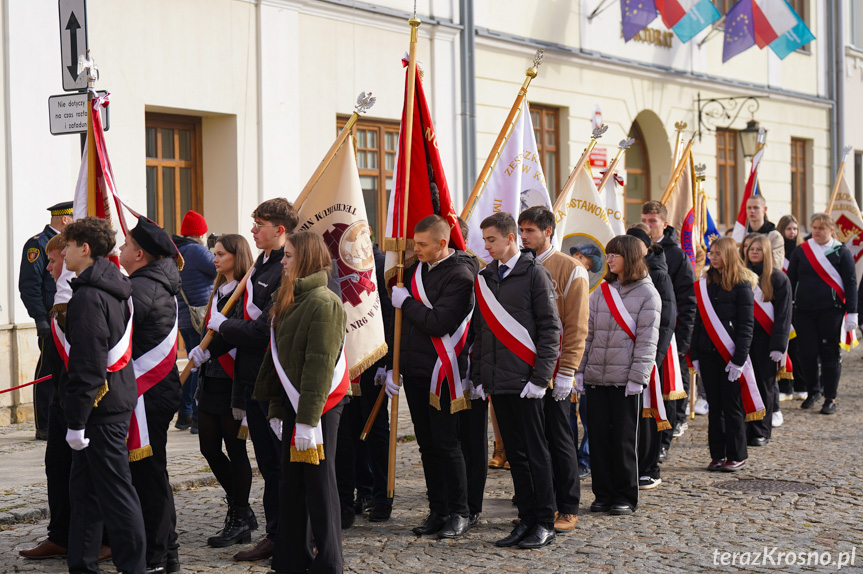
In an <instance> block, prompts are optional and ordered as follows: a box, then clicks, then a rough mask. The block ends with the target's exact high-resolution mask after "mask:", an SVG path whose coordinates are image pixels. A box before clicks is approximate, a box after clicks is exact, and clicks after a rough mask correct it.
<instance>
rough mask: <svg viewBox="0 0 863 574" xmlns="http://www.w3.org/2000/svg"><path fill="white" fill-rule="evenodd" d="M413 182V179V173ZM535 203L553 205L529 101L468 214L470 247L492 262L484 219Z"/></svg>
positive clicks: (521, 110) (519, 209)
mask: <svg viewBox="0 0 863 574" xmlns="http://www.w3.org/2000/svg"><path fill="white" fill-rule="evenodd" d="M412 173H413V172H412ZM411 183H413V176H412V177H411ZM411 194H413V190H411ZM535 205H542V206H543V207H546V208H548V209H551V201H550V200H549V197H548V188H547V187H546V183H545V175H544V174H543V172H542V166H541V165H540V163H539V152H537V148H536V139H534V132H533V123H532V122H531V118H530V109H529V108H528V104H527V101H525V102H524V103H523V104H522V106H521V109H520V110H519V118H518V119H517V120H516V122H515V125H514V126H513V128H512V131H511V132H510V133H509V137H508V138H507V140H506V144H505V145H504V147H503V149H502V150H501V152H500V156H498V159H497V162H496V163H495V164H494V166H493V167H492V171H491V173H490V174H489V176H488V183H487V184H486V186H485V189H483V191H482V194H481V195H480V196H479V197H477V199H476V204H475V205H474V208H473V211H471V213H470V216H469V217H468V220H467V224H468V227H469V229H470V233H468V240H467V246H468V248H470V250H471V251H473V252H474V253H475V254H476V255H477V256H479V257H481V258H482V259H484V260H485V261H486V262H487V263H490V262H491V256H490V255H489V254H488V252H487V251H486V250H485V242H484V241H483V240H482V230H481V229H480V227H479V225H480V223H482V220H483V219H485V218H486V217H488V216H489V215H491V214H493V213H498V212H501V211H505V212H507V213H510V214H512V216H513V217H514V218H515V219H516V220H517V219H518V216H519V214H520V213H521V212H522V211H524V210H525V209H527V208H528V207H533V206H535Z"/></svg>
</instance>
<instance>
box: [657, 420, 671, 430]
mask: <svg viewBox="0 0 863 574" xmlns="http://www.w3.org/2000/svg"><path fill="white" fill-rule="evenodd" d="M670 428H671V423H670V422H668V421H656V430H660V431H663V430H669V429H670Z"/></svg>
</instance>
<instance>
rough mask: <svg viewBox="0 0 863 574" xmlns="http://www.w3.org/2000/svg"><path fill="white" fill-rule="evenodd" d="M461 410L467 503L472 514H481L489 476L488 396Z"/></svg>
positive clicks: (461, 435) (460, 434)
mask: <svg viewBox="0 0 863 574" xmlns="http://www.w3.org/2000/svg"><path fill="white" fill-rule="evenodd" d="M458 414H459V418H460V419H461V420H459V436H460V437H461V452H462V454H463V455H464V464H465V467H466V469H467V507H468V509H469V510H470V513H471V514H479V513H480V512H482V500H483V497H484V496H485V481H486V479H487V478H488V400H486V399H474V400H472V401H471V402H470V408H469V409H467V410H464V411H461V412H460V413H458Z"/></svg>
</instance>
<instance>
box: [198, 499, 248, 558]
mask: <svg viewBox="0 0 863 574" xmlns="http://www.w3.org/2000/svg"><path fill="white" fill-rule="evenodd" d="M229 513H230V514H229V521H228V522H226V524H225V528H224V529H223V530H222V532H221V534H219V535H218V536H212V537H210V538H208V539H207V544H209V545H210V546H212V547H213V548H224V547H225V546H230V545H232V544H238V543H239V544H248V543H250V542H251V541H252V525H251V523H250V522H249V516H248V514H249V513H248V511H247V510H245V509H239V508H237V507H236V506H231V508H230V510H229Z"/></svg>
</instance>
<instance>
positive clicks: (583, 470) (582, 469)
mask: <svg viewBox="0 0 863 574" xmlns="http://www.w3.org/2000/svg"><path fill="white" fill-rule="evenodd" d="M588 476H590V467H589V466H585V465H583V464H581V463H579V464H578V478H581V479H585V478H587V477H588Z"/></svg>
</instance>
